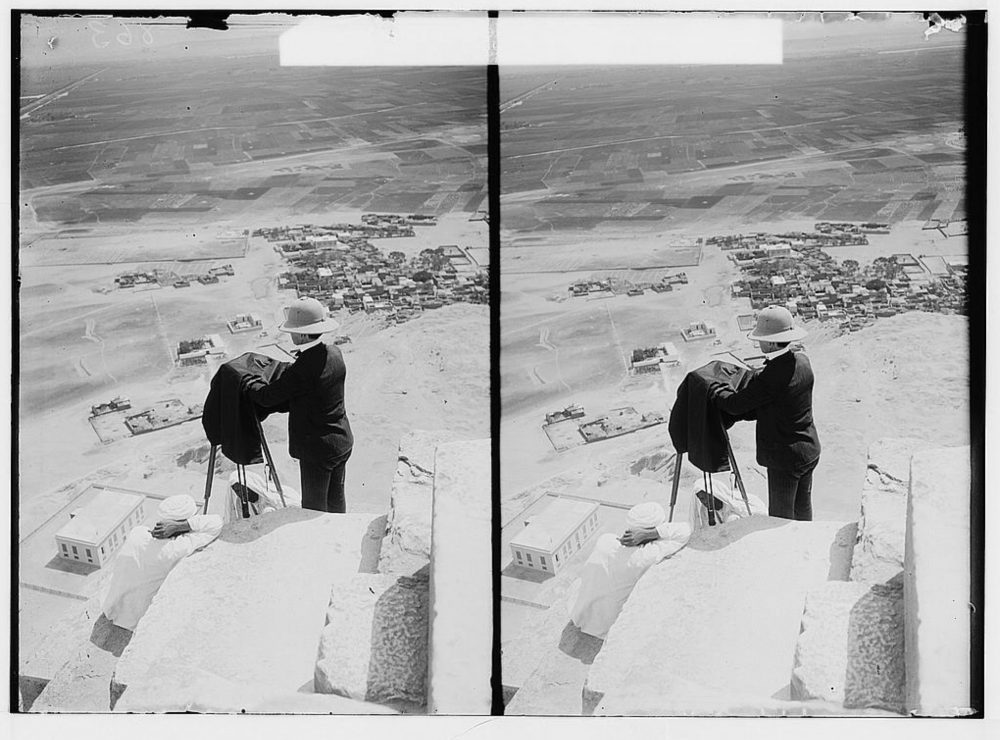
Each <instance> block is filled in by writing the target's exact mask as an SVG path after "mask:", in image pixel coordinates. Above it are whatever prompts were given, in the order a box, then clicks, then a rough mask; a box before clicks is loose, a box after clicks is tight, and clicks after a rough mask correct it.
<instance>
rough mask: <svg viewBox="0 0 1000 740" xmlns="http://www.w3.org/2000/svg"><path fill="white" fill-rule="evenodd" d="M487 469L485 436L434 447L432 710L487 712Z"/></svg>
mask: <svg viewBox="0 0 1000 740" xmlns="http://www.w3.org/2000/svg"><path fill="white" fill-rule="evenodd" d="M491 469H492V468H491V459H490V440H488V439H485V440H477V441H474V442H452V443H450V444H443V445H441V446H440V447H438V449H437V454H436V456H435V466H434V557H433V559H432V561H431V637H430V656H431V657H430V672H429V677H428V681H429V687H428V695H427V704H428V711H430V712H432V713H441V714H489V713H490V703H491V688H490V675H491V672H492V671H491V669H492V663H493V654H492V644H493V549H492V534H493V532H492V526H491V521H490V514H491V506H492V499H491Z"/></svg>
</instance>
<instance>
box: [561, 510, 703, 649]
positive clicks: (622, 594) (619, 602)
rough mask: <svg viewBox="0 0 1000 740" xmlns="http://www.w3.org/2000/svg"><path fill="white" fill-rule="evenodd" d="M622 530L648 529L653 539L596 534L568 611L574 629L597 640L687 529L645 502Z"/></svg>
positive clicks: (681, 540) (680, 541)
mask: <svg viewBox="0 0 1000 740" xmlns="http://www.w3.org/2000/svg"><path fill="white" fill-rule="evenodd" d="M625 527H626V531H632V530H636V529H647V528H648V529H654V530H655V531H656V532H657V534H658V537H657V538H656V539H655V540H650V541H648V542H646V543H645V544H642V545H638V546H629V545H627V544H623V540H624V538H618V537H615V536H614V535H613V534H611V533H610V532H607V533H605V534H602V535H601V536H600V537H599V538H598V539H597V543H596V544H595V545H594V551H593V552H592V553H591V554H590V557H589V558H587V562H586V564H585V565H584V566H583V570H582V571H581V572H580V590H579V592H578V594H577V597H576V601H575V602H574V604H573V606H572V608H571V610H570V619H571V620H572V621H573V624H575V625H576V626H577V627H579V628H580V630H581V631H582V632H584V633H586V634H588V635H593V636H594V637H598V638H600V639H602V640H603V639H604V638H605V637H607V634H608V630H609V629H611V625H612V624H614V623H615V620H616V619H617V618H618V614H619V612H621V610H622V606H624V604H625V601H626V599H628V597H629V594H631V593H632V589H633V588H634V587H635V584H636V583H637V582H638V581H639V578H640V577H641V576H642V574H643V573H645V572H646V570H647V569H648V568H649V567H650V566H652V565H655V564H656V563H658V562H660V561H661V560H663V559H664V558H666V557H669V556H671V555H673V554H674V553H675V552H677V551H678V550H680V549H681V548H682V547H684V545H686V544H687V541H688V538H689V537H690V536H691V527H690V525H688V524H687V523H684V522H681V523H677V524H670V523H668V522H667V515H666V513H665V512H664V511H663V507H662V506H660V505H659V504H657V503H655V502H652V501H648V502H646V503H643V504H639V505H637V506H633V507H632V509H631V510H629V513H628V518H627V519H626V521H625Z"/></svg>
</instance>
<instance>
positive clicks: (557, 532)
mask: <svg viewBox="0 0 1000 740" xmlns="http://www.w3.org/2000/svg"><path fill="white" fill-rule="evenodd" d="M599 508H600V506H599V504H596V503H594V502H593V501H577V500H574V499H565V498H557V499H556V500H555V501H553V502H552V503H551V504H549V505H548V507H546V509H545V510H544V511H542V512H541V513H540V514H537V515H535V516H533V517H531V518H530V519H529V520H528V521H527V522H526V524H527V526H526V527H525V528H524V529H522V530H521V531H520V532H518V533H517V534H516V535H514V538H513V539H512V540H511V541H510V551H511V555H512V557H513V558H514V562H515V563H516V564H517V565H520V566H522V567H525V568H532V569H533V570H540V571H544V572H546V573H556V572H558V571H559V569H560V568H562V567H563V566H564V565H565V564H566V562H567V561H568V560H569V559H570V558H571V557H572V556H573V555H574V554H575V553H577V552H579V550H580V549H581V548H582V547H583V545H584V543H585V542H586V541H587V539H588V538H589V537H590V536H591V535H592V534H593V533H594V532H595V531H596V530H597V524H598V515H597V512H598V509H599Z"/></svg>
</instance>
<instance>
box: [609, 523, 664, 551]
mask: <svg viewBox="0 0 1000 740" xmlns="http://www.w3.org/2000/svg"><path fill="white" fill-rule="evenodd" d="M658 539H660V533H659V532H657V531H656V527H633V528H632V529H626V530H625V534H623V535H622V536H621V537H620V538H619V540H618V541H619V542H621V543H622V544H623V545H625V547H638V546H639V545H644V544H645V543H647V542H652V541H653V540H658Z"/></svg>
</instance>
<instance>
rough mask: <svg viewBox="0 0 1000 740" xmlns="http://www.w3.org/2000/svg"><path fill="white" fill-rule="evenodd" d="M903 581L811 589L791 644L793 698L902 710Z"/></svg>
mask: <svg viewBox="0 0 1000 740" xmlns="http://www.w3.org/2000/svg"><path fill="white" fill-rule="evenodd" d="M905 692H906V669H905V660H904V653H903V582H902V576H901V574H899V575H897V576H896V577H895V578H894V579H893V580H892V581H891V582H890V583H887V584H882V583H875V584H870V583H856V582H849V581H848V582H843V581H839V582H838V581H833V582H830V583H826V584H824V585H823V586H821V587H820V588H818V589H815V590H814V591H811V592H810V593H809V595H808V596H807V597H806V603H805V609H804V610H803V614H802V632H801V634H800V635H799V640H798V644H797V645H796V648H795V664H794V667H793V669H792V682H791V697H792V698H793V699H798V700H802V701H809V700H814V699H818V700H822V701H827V702H831V703H833V704H836V705H841V706H843V707H845V708H848V709H865V708H870V707H875V708H879V709H885V710H887V711H891V712H896V713H902V712H903V709H904V706H903V705H904V696H905Z"/></svg>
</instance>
